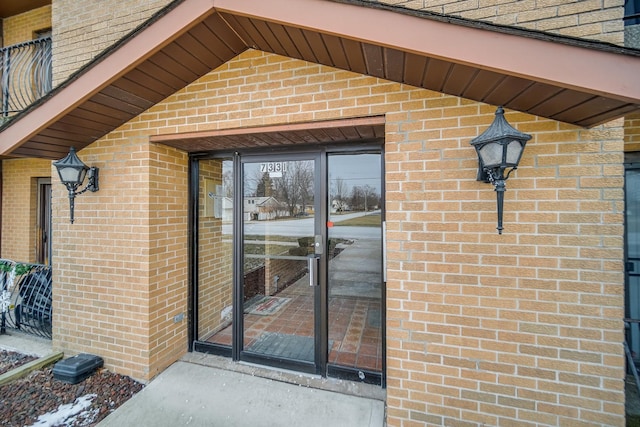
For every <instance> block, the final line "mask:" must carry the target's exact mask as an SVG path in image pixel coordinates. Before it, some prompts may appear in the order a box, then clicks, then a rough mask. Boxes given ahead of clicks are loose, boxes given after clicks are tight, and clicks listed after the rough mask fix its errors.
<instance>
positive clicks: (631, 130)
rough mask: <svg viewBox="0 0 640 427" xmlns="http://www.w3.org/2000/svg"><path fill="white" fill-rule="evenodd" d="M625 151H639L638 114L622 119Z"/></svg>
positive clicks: (639, 127)
mask: <svg viewBox="0 0 640 427" xmlns="http://www.w3.org/2000/svg"><path fill="white" fill-rule="evenodd" d="M624 148H625V151H640V114H631V115H629V116H627V117H625V119H624Z"/></svg>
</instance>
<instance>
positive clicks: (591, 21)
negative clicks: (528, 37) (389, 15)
mask: <svg viewBox="0 0 640 427" xmlns="http://www.w3.org/2000/svg"><path fill="white" fill-rule="evenodd" d="M379 2H380V3H387V4H394V5H399V6H404V7H407V8H410V9H419V10H429V11H431V12H436V13H441V14H446V15H453V16H460V17H463V18H467V19H473V20H481V21H487V22H492V23H495V24H501V25H511V26H516V27H522V28H528V29H532V30H539V31H546V32H550V33H557V34H562V35H565V36H572V37H581V38H586V39H594V40H600V41H606V42H610V43H615V44H619V45H622V44H624V25H623V22H622V17H623V16H624V0H582V1H566V0H542V1H540V0H538V1H535V0H524V1H510V0H479V1H458V0H436V1H432V0H379Z"/></svg>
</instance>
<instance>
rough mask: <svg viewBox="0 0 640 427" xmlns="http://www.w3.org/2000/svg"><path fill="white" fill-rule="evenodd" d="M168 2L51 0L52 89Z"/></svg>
mask: <svg viewBox="0 0 640 427" xmlns="http://www.w3.org/2000/svg"><path fill="white" fill-rule="evenodd" d="M169 3H171V0H146V1H139V0H90V1H77V0H54V1H53V84H54V86H55V85H56V84H59V83H61V82H62V81H64V80H65V79H66V78H67V77H69V75H71V74H72V73H73V72H75V71H76V70H78V69H79V68H80V67H82V66H83V65H85V64H86V63H87V62H89V61H91V60H92V59H93V58H94V57H96V56H97V55H98V54H99V53H101V52H102V51H103V50H105V49H107V48H108V47H109V46H111V45H113V43H115V42H116V41H118V40H120V39H121V38H122V37H124V36H125V35H126V34H128V33H129V32H130V31H132V30H133V29H135V28H136V27H137V26H138V25H140V24H141V23H143V22H144V21H145V20H147V19H148V18H149V17H151V16H152V15H153V14H154V13H155V12H157V11H158V10H159V9H161V8H162V7H164V6H166V5H167V4H169Z"/></svg>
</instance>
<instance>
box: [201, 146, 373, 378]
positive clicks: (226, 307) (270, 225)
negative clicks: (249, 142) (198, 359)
mask: <svg viewBox="0 0 640 427" xmlns="http://www.w3.org/2000/svg"><path fill="white" fill-rule="evenodd" d="M194 169H195V170H197V177H194V178H195V179H194V181H195V182H198V188H199V191H198V193H197V194H198V199H199V202H198V218H197V220H198V222H197V230H198V233H197V240H198V242H197V250H196V251H194V252H195V253H196V254H197V270H196V272H195V273H194V275H195V276H196V277H197V285H196V286H197V289H196V292H195V295H196V299H197V300H196V316H195V322H194V323H195V325H194V333H195V340H194V341H195V342H194V348H195V349H196V350H197V351H206V352H211V353H216V354H220V355H225V356H231V357H232V358H233V359H234V360H243V361H248V362H252V363H258V364H265V365H271V366H277V367H282V368H286V369H295V370H299V371H304V372H311V373H316V374H320V375H323V376H324V375H329V376H336V377H341V378H347V379H352V380H356V381H365V382H370V383H374V384H375V383H377V384H382V382H383V372H384V309H385V308H384V279H383V257H382V254H383V240H382V224H383V218H384V210H383V206H384V200H383V194H384V189H383V180H382V176H383V171H382V154H381V152H380V150H379V149H375V148H370V149H369V151H366V152H365V151H364V150H362V151H355V150H354V149H350V147H342V146H341V147H339V150H337V151H336V152H331V151H328V150H327V149H321V148H319V149H318V150H316V151H313V152H303V153H295V152H293V153H289V152H287V153H282V154H264V155H253V154H251V155H249V154H235V155H234V156H233V158H230V157H224V156H223V155H221V156H218V157H213V156H212V157H211V158H203V159H200V160H198V165H197V167H195V168H194ZM196 179H197V180H196Z"/></svg>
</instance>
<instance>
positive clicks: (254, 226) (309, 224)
mask: <svg viewBox="0 0 640 427" xmlns="http://www.w3.org/2000/svg"><path fill="white" fill-rule="evenodd" d="M372 213H373V214H379V213H380V211H375V212H369V213H368V215H371V214H372ZM363 215H365V213H364V212H354V213H350V214H344V215H331V217H330V221H333V222H334V223H338V222H340V221H345V220H347V219H351V218H355V217H359V216H363ZM313 221H314V218H313V217H308V218H304V219H290V220H278V221H245V223H244V233H245V234H246V235H259V236H264V235H272V236H304V235H306V233H307V232H308V231H307V230H310V229H313ZM222 232H223V233H224V234H228V235H230V234H231V232H232V231H231V224H224V225H223V226H222ZM331 236H332V237H336V238H349V239H368V238H379V237H380V226H376V227H351V226H338V227H334V228H333V229H332V231H331Z"/></svg>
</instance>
